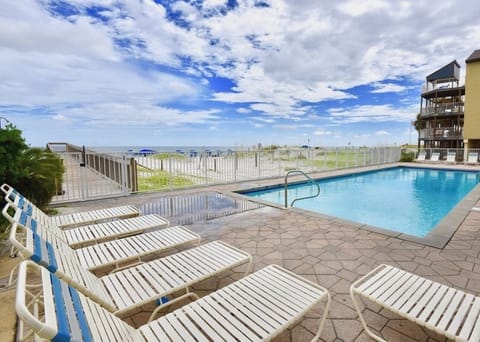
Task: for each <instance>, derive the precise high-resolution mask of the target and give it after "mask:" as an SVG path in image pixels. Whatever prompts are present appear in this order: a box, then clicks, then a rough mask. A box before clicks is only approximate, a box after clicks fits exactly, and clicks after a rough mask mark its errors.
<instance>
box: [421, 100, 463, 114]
mask: <svg viewBox="0 0 480 342" xmlns="http://www.w3.org/2000/svg"><path fill="white" fill-rule="evenodd" d="M452 113H454V114H455V113H456V114H463V104H459V103H445V104H440V105H437V106H435V107H426V108H422V116H427V115H435V114H436V115H450V114H452Z"/></svg>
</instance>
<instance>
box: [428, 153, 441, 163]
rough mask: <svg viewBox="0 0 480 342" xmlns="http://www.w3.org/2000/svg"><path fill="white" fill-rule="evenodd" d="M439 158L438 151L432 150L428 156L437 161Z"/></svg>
mask: <svg viewBox="0 0 480 342" xmlns="http://www.w3.org/2000/svg"><path fill="white" fill-rule="evenodd" d="M439 159H440V153H439V152H433V153H432V155H431V156H430V160H431V161H438V160H439Z"/></svg>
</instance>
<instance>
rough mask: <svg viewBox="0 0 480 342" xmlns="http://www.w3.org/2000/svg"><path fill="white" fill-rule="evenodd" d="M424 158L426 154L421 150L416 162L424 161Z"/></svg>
mask: <svg viewBox="0 0 480 342" xmlns="http://www.w3.org/2000/svg"><path fill="white" fill-rule="evenodd" d="M426 157H427V152H425V151H424V150H422V151H420V152H418V156H417V161H425V158H426Z"/></svg>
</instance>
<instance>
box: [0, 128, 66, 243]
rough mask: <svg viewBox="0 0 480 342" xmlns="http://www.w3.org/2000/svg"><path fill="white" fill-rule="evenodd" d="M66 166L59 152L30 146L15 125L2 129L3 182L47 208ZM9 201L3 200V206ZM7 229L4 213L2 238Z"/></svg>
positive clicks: (0, 159) (0, 178)
mask: <svg viewBox="0 0 480 342" xmlns="http://www.w3.org/2000/svg"><path fill="white" fill-rule="evenodd" d="M63 172H64V166H63V165H62V161H61V159H60V158H59V157H58V156H56V155H55V154H53V153H51V152H49V151H46V150H45V149H41V148H30V147H28V145H27V144H26V143H25V139H24V138H23V137H22V132H21V131H20V130H19V129H17V128H16V127H15V126H13V125H12V124H9V125H7V126H6V127H5V128H3V129H0V184H3V183H8V184H9V185H11V186H13V187H14V188H15V189H17V190H18V191H19V192H20V193H22V194H24V195H25V196H26V197H28V198H29V199H30V200H31V201H32V202H33V203H34V204H35V205H37V206H38V207H40V208H42V209H43V208H45V207H46V206H47V205H48V203H49V202H50V200H51V199H52V197H53V195H55V194H56V193H57V192H58V190H59V189H58V188H57V186H58V184H62V176H63ZM4 205H5V200H4V199H3V198H1V199H0V206H1V207H0V209H2V208H3V207H4ZM6 232H7V222H6V220H4V219H3V217H2V216H0V241H1V240H2V239H3V238H4V237H5V233H6Z"/></svg>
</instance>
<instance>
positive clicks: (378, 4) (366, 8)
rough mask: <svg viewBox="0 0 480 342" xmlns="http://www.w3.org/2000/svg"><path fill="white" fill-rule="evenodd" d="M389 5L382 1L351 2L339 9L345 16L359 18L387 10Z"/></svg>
mask: <svg viewBox="0 0 480 342" xmlns="http://www.w3.org/2000/svg"><path fill="white" fill-rule="evenodd" d="M388 7H389V5H388V3H387V2H385V1H382V0H349V1H346V2H343V3H341V4H340V5H339V6H338V9H339V10H340V11H341V12H344V13H345V14H348V15H351V16H353V17H358V16H360V15H364V14H366V13H369V12H376V11H380V10H385V9H387V8H388Z"/></svg>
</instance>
